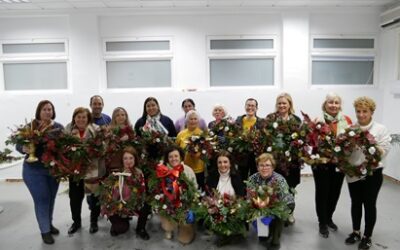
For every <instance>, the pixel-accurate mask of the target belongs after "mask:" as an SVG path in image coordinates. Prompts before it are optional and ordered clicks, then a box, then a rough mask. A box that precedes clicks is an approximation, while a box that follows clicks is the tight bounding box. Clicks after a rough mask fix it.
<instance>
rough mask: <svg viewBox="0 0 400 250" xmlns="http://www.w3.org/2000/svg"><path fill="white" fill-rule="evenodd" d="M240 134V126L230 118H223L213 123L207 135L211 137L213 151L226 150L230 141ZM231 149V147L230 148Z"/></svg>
mask: <svg viewBox="0 0 400 250" xmlns="http://www.w3.org/2000/svg"><path fill="white" fill-rule="evenodd" d="M239 134H240V128H239V126H238V125H237V124H236V123H235V121H234V120H233V119H232V118H224V119H222V120H221V121H220V122H219V123H215V124H214V126H213V127H212V128H210V130H209V131H208V137H210V138H211V139H212V142H213V149H214V151H217V152H218V151H220V150H221V149H224V150H228V148H229V145H230V144H231V141H232V140H233V139H234V138H236V137H237V136H238V135H239ZM231 151H232V148H231Z"/></svg>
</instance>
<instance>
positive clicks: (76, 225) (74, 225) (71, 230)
mask: <svg viewBox="0 0 400 250" xmlns="http://www.w3.org/2000/svg"><path fill="white" fill-rule="evenodd" d="M80 228H81V223H77V222H74V223H72V225H71V227H70V228H69V229H68V234H74V233H76V231H78V230H79V229H80Z"/></svg>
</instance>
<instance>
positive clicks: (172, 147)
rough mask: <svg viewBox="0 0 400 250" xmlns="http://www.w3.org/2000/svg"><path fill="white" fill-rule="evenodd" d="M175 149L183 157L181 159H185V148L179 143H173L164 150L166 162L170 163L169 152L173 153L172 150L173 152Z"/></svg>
mask: <svg viewBox="0 0 400 250" xmlns="http://www.w3.org/2000/svg"><path fill="white" fill-rule="evenodd" d="M175 150H176V151H178V152H179V156H180V157H181V161H183V159H184V157H185V153H184V152H183V149H182V148H180V147H179V146H177V145H171V146H169V147H168V148H167V149H166V150H165V151H164V164H167V163H168V155H169V153H171V152H173V151H175Z"/></svg>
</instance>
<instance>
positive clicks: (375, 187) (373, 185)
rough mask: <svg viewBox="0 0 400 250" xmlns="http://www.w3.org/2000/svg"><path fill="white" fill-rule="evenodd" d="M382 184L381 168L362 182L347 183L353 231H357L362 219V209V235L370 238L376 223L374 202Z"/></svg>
mask: <svg viewBox="0 0 400 250" xmlns="http://www.w3.org/2000/svg"><path fill="white" fill-rule="evenodd" d="M382 182H383V175H382V168H380V169H377V170H375V171H374V172H373V174H372V175H371V176H367V177H366V178H365V179H363V180H359V181H356V182H353V183H349V184H348V186H349V191H350V198H351V220H352V222H353V230H354V231H359V230H360V226H361V218H362V207H363V206H364V212H365V217H364V219H365V229H364V235H365V236H366V237H371V236H372V232H373V230H374V226H375V223H376V200H377V199H378V194H379V190H380V189H381V186H382Z"/></svg>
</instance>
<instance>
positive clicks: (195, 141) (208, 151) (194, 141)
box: [185, 133, 214, 164]
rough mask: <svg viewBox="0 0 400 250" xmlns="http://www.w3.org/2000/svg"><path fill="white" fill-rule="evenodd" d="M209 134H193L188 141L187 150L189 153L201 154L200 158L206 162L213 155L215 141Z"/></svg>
mask: <svg viewBox="0 0 400 250" xmlns="http://www.w3.org/2000/svg"><path fill="white" fill-rule="evenodd" d="M211 140H212V139H211V138H209V137H207V134H204V133H203V134H202V135H192V136H190V137H189V138H188V139H187V140H186V141H185V143H186V147H185V152H187V153H189V154H200V159H201V160H202V161H203V162H205V163H206V164H207V163H208V161H209V160H210V159H211V157H212V155H213V152H214V150H213V144H214V143H213V142H212V141H211Z"/></svg>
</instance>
